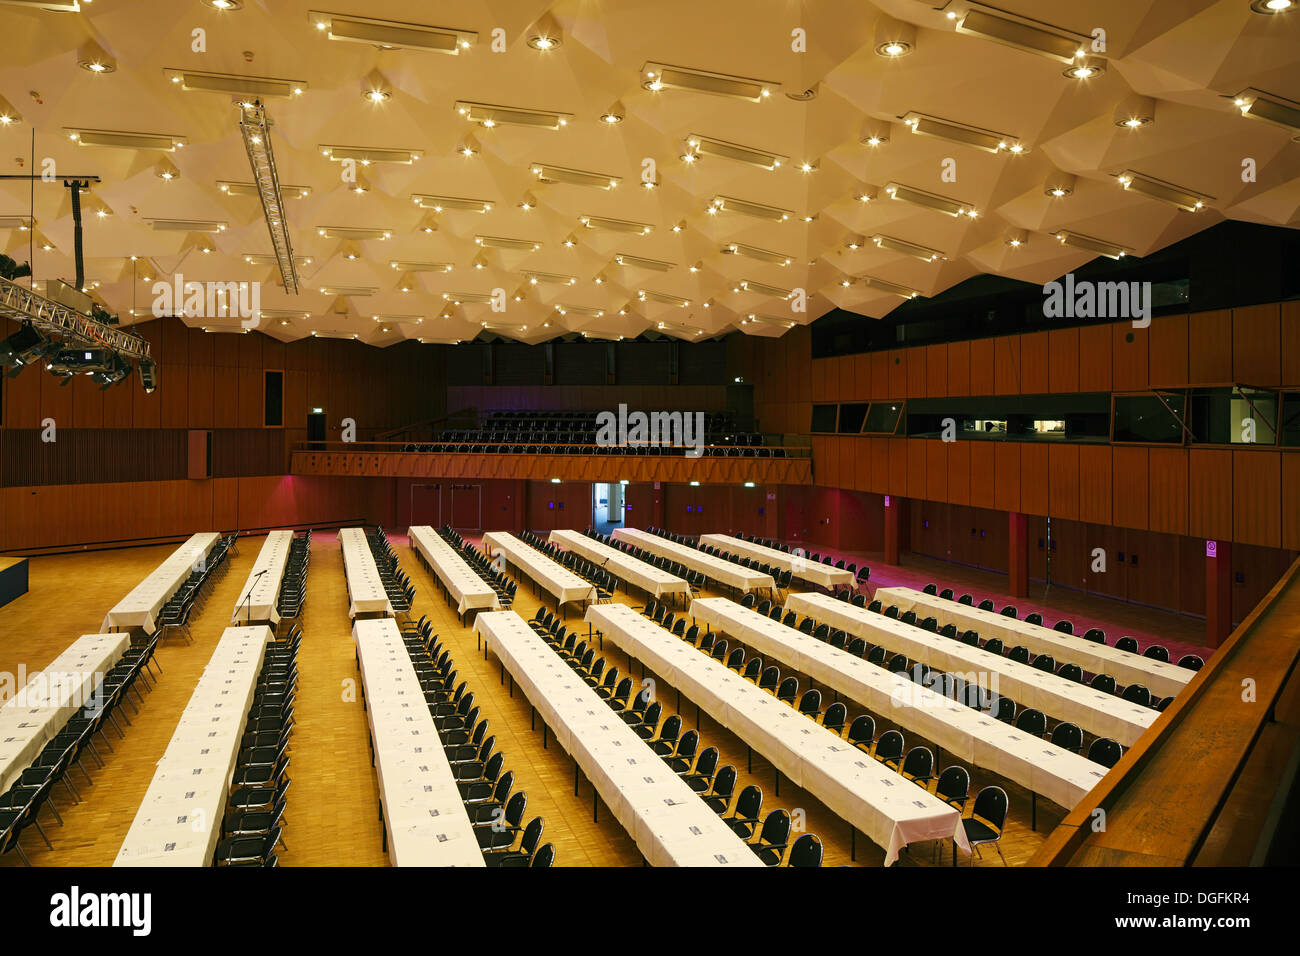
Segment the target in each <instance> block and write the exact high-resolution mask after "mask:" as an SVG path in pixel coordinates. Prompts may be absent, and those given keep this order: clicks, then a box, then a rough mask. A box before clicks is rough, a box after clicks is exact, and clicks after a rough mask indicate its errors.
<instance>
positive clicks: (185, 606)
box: [156, 532, 239, 643]
mask: <svg viewBox="0 0 1300 956" xmlns="http://www.w3.org/2000/svg"><path fill="white" fill-rule="evenodd" d="M237 537H239V532H235V533H234V534H232V535H226V536H225V537H223V538H219V539H218V540H217V543H216V544H215V545H213V546H212V550H211V551H210V552H209V553H208V556H207V558H206V559H205V560H204V561H203V563H202V565H201V566H200V567H197V568H194V569H193V570H192V571H191V572H190V576H189V577H188V578H186V579H185V581H184V582H182V584H181V586H180V587H178V588H177V589H176V592H175V593H174V594H173V595H172V596H171V597H170V598H168V599H167V602H166V603H165V604H164V605H163V606H162V610H161V611H159V612H158V617H157V619H156V620H157V623H158V632H159V633H160V634H163V635H164V636H165V635H166V634H167V633H168V632H169V631H171V632H177V631H179V632H180V633H181V634H182V635H184V637H185V640H186V641H188V642H190V643H193V640H194V639H193V637H192V636H191V635H190V615H191V614H192V613H194V612H195V611H196V610H197V611H202V610H203V605H204V604H205V603H206V602H207V598H208V595H209V594H210V593H211V591H212V585H213V584H214V583H215V582H216V581H217V580H219V579H220V578H222V577H224V576H225V574H226V572H227V571H228V570H229V569H230V561H229V557H230V554H231V552H232V550H233V549H234V546H235V539H236V538H237ZM236 553H237V552H236Z"/></svg>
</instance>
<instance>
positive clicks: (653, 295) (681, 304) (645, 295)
mask: <svg viewBox="0 0 1300 956" xmlns="http://www.w3.org/2000/svg"><path fill="white" fill-rule="evenodd" d="M637 298H638V299H640V300H641V301H642V302H658V303H660V304H661V305H673V306H676V307H677V308H679V309H684V308H686V306H688V305H690V304H691V300H690V299H683V298H681V297H679V296H675V295H669V294H668V293H667V292H655V291H654V290H652V289H639V290H637Z"/></svg>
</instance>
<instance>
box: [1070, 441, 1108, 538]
mask: <svg viewBox="0 0 1300 956" xmlns="http://www.w3.org/2000/svg"><path fill="white" fill-rule="evenodd" d="M1076 447H1077V448H1078V449H1079V471H1078V477H1079V520H1080V521H1085V522H1088V523H1090V524H1101V525H1108V524H1110V523H1111V510H1110V502H1111V495H1112V493H1113V479H1112V476H1111V458H1112V454H1111V447H1110V446H1109V445H1078V446H1076Z"/></svg>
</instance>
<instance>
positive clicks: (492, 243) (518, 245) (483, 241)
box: [474, 236, 542, 252]
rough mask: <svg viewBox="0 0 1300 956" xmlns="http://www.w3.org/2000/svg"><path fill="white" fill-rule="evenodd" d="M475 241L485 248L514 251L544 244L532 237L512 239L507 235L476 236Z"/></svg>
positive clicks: (531, 248) (537, 247) (535, 247)
mask: <svg viewBox="0 0 1300 956" xmlns="http://www.w3.org/2000/svg"><path fill="white" fill-rule="evenodd" d="M474 242H475V243H477V244H478V245H480V246H482V247H483V248H484V249H506V250H509V251H513V252H524V251H531V250H533V249H540V248H541V247H542V244H541V243H540V242H534V241H533V240H531V239H510V238H507V237H505V236H475V237H474Z"/></svg>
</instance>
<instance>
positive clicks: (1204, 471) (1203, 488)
mask: <svg viewBox="0 0 1300 956" xmlns="http://www.w3.org/2000/svg"><path fill="white" fill-rule="evenodd" d="M1187 455H1188V460H1187V473H1188V481H1187V533H1188V534H1190V535H1192V536H1194V537H1198V538H1214V539H1216V540H1217V539H1223V540H1229V539H1231V537H1232V511H1233V508H1232V455H1233V453H1232V452H1231V451H1218V450H1214V449H1207V448H1193V449H1191V450H1190V451H1188V453H1187Z"/></svg>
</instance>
